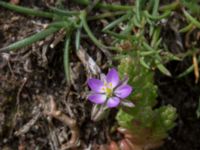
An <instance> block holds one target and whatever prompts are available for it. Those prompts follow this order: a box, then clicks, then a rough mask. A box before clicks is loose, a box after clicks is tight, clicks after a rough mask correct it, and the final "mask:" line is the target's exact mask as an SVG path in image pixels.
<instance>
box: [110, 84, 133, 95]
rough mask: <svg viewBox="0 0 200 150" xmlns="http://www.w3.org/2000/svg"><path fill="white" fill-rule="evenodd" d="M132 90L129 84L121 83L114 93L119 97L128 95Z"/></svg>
mask: <svg viewBox="0 0 200 150" xmlns="http://www.w3.org/2000/svg"><path fill="white" fill-rule="evenodd" d="M131 92H132V87H131V86H129V85H121V86H119V87H118V88H116V90H115V91H114V93H115V95H116V96H118V97H120V98H126V97H128V96H129V95H130V94H131Z"/></svg>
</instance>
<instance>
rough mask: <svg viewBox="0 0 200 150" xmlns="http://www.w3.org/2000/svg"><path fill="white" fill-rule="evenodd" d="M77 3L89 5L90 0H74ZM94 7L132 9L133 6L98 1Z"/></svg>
mask: <svg viewBox="0 0 200 150" xmlns="http://www.w3.org/2000/svg"><path fill="white" fill-rule="evenodd" d="M74 1H75V2H76V3H78V4H81V5H86V6H87V5H89V4H90V1H89V0H74ZM94 8H103V9H107V10H118V11H119V10H131V9H133V6H128V5H115V4H107V3H98V4H97V5H96V6H95V7H94Z"/></svg>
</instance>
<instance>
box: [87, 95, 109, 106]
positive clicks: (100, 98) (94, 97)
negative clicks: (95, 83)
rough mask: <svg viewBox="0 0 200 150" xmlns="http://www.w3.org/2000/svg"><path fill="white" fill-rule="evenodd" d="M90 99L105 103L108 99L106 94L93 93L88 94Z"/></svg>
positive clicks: (97, 102) (96, 102)
mask: <svg viewBox="0 0 200 150" xmlns="http://www.w3.org/2000/svg"><path fill="white" fill-rule="evenodd" d="M88 99H89V100H90V101H91V102H93V103H95V104H103V103H104V102H105V101H106V95H105V94H98V93H93V94H91V95H89V96H88Z"/></svg>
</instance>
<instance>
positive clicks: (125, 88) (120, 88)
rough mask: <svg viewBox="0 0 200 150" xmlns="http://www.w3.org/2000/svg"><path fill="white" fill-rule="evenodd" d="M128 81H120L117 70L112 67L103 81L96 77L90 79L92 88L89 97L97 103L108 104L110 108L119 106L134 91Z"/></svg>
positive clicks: (89, 82) (89, 83)
mask: <svg viewBox="0 0 200 150" xmlns="http://www.w3.org/2000/svg"><path fill="white" fill-rule="evenodd" d="M126 81H127V80H126ZM126 81H123V82H122V81H120V79H119V75H118V73H117V71H116V70H115V69H114V68H112V69H110V70H109V72H108V74H107V75H106V77H105V79H103V81H102V80H99V79H95V78H91V79H89V80H88V85H89V87H90V89H91V90H92V91H91V93H90V95H89V96H88V99H89V100H90V101H91V102H93V103H95V104H106V105H107V107H109V108H112V107H117V106H118V105H119V104H120V101H121V100H122V99H125V98H126V97H128V96H129V95H130V94H131V92H132V87H131V86H130V85H128V84H126Z"/></svg>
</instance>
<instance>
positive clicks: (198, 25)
mask: <svg viewBox="0 0 200 150" xmlns="http://www.w3.org/2000/svg"><path fill="white" fill-rule="evenodd" d="M183 13H184V15H185V16H186V18H187V19H188V20H189V21H191V23H193V24H194V25H195V26H196V27H197V28H200V22H199V21H197V20H196V19H195V18H194V17H192V16H191V15H190V14H189V13H188V12H187V11H186V10H184V9H183Z"/></svg>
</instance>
